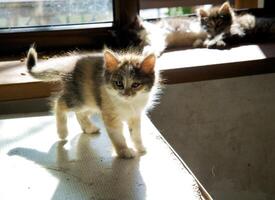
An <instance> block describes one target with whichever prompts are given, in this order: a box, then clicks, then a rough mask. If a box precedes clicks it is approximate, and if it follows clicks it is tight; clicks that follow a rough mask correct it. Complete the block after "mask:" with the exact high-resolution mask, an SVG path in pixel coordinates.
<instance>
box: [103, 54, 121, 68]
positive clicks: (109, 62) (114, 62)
mask: <svg viewBox="0 0 275 200" xmlns="http://www.w3.org/2000/svg"><path fill="white" fill-rule="evenodd" d="M103 54H104V61H105V67H106V69H107V70H108V71H110V72H112V71H114V70H116V69H117V68H118V65H119V60H118V58H117V56H116V55H115V53H113V52H112V51H111V50H104V52H103Z"/></svg>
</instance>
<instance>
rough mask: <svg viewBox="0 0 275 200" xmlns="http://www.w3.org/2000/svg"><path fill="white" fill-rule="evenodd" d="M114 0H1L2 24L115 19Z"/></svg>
mask: <svg viewBox="0 0 275 200" xmlns="http://www.w3.org/2000/svg"><path fill="white" fill-rule="evenodd" d="M112 20H113V8H112V0H85V1H77V0H69V1H68V0H2V1H1V3H0V28H1V29H2V30H3V29H7V28H8V29H11V28H17V27H32V26H56V25H71V24H87V23H98V22H112Z"/></svg>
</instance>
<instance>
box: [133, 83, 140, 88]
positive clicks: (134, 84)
mask: <svg viewBox="0 0 275 200" xmlns="http://www.w3.org/2000/svg"><path fill="white" fill-rule="evenodd" d="M140 86H141V84H140V83H133V84H132V88H133V89H137V88H139V87H140Z"/></svg>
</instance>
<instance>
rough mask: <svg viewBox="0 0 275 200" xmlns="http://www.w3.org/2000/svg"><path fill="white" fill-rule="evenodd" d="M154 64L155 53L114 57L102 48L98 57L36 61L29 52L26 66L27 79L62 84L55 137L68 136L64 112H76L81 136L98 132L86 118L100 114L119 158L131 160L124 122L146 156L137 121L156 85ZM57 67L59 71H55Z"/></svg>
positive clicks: (132, 152)
mask: <svg viewBox="0 0 275 200" xmlns="http://www.w3.org/2000/svg"><path fill="white" fill-rule="evenodd" d="M155 61H156V57H155V56H154V55H149V56H140V55H137V54H129V53H128V54H116V53H114V52H112V51H110V50H105V51H104V52H103V55H94V54H91V55H86V56H81V55H75V56H69V57H65V58H61V57H60V58H53V59H50V60H48V61H45V62H41V63H37V53H36V51H35V49H33V48H31V49H30V50H29V52H28V56H27V67H28V70H29V73H30V74H31V75H32V76H34V77H36V78H39V79H41V80H44V81H59V82H61V85H62V86H63V87H62V90H61V91H60V93H59V95H58V97H57V98H56V100H55V101H54V111H55V114H56V123H57V132H58V135H59V137H60V139H65V138H66V136H67V134H68V130H67V125H66V123H67V117H66V113H67V112H68V111H74V112H75V114H76V117H77V120H78V122H79V124H80V126H81V128H82V130H83V132H84V133H95V132H98V128H97V127H95V126H94V125H93V124H92V122H91V121H90V120H89V116H90V115H91V114H94V113H101V115H102V118H103V121H104V123H105V126H106V129H107V132H108V134H109V137H110V139H111V141H112V143H113V145H114V148H115V150H116V153H117V154H118V156H120V157H122V158H133V157H134V156H135V152H134V151H133V150H132V149H131V148H128V146H127V144H126V141H125V138H124V136H123V133H122V131H123V122H124V121H125V122H127V124H128V126H129V129H130V133H131V138H132V140H133V143H134V145H135V148H136V150H137V151H138V152H145V148H144V146H143V143H142V139H141V133H140V127H141V124H140V123H141V116H142V114H143V112H144V111H146V110H147V109H148V108H149V106H150V105H151V104H152V101H153V99H154V95H155V92H154V91H155V90H156V87H157V85H158V72H157V71H156V70H155ZM49 65H51V66H49ZM47 66H49V67H48V68H47ZM60 66H61V67H60ZM56 67H59V68H62V69H60V70H58V71H57V70H56ZM63 69H69V70H68V71H66V72H65V71H64V70H63ZM62 70H63V71H62Z"/></svg>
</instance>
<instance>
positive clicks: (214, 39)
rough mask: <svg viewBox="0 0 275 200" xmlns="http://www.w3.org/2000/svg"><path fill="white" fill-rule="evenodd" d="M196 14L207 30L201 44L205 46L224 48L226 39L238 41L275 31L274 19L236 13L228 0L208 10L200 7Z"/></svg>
mask: <svg viewBox="0 0 275 200" xmlns="http://www.w3.org/2000/svg"><path fill="white" fill-rule="evenodd" d="M198 15H199V18H200V22H201V26H202V27H203V28H204V29H205V30H206V32H207V39H206V40H205V41H204V44H203V46H205V47H207V48H224V47H226V45H227V44H226V41H227V42H229V43H230V42H231V43H232V42H240V41H245V40H247V39H250V38H256V37H257V36H259V37H261V35H269V34H274V33H275V23H274V22H275V21H274V19H268V18H256V17H255V16H254V15H251V14H248V13H245V14H240V15H237V14H236V13H235V12H234V10H233V8H232V7H231V6H230V4H229V3H228V2H225V3H223V4H222V5H221V6H216V7H212V8H210V9H209V10H204V9H200V10H199V12H198ZM251 41H254V40H253V39H252V40H251Z"/></svg>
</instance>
